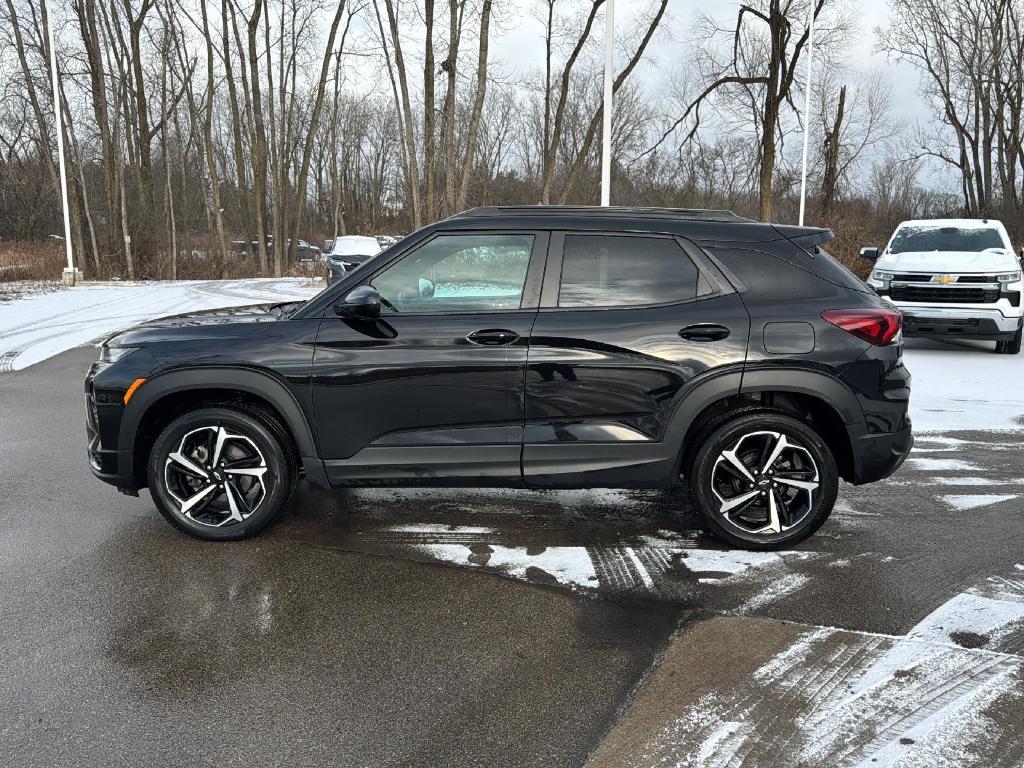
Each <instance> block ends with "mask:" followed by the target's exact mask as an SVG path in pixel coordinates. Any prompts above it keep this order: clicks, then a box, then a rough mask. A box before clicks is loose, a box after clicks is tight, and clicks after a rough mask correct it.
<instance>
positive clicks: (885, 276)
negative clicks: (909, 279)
mask: <svg viewBox="0 0 1024 768" xmlns="http://www.w3.org/2000/svg"><path fill="white" fill-rule="evenodd" d="M871 276H872V277H873V278H874V279H875V280H892V279H893V278H894V277H896V275H894V274H893V273H892V272H881V271H879V270H877V269H876V270H874V271H873V272H872V273H871Z"/></svg>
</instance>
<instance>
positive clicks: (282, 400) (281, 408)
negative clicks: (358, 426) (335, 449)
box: [118, 366, 323, 485]
mask: <svg viewBox="0 0 1024 768" xmlns="http://www.w3.org/2000/svg"><path fill="white" fill-rule="evenodd" d="M197 390H234V391H240V392H245V393H248V394H251V395H254V396H256V397H259V398H260V399H262V400H265V401H266V402H267V403H269V404H270V405H271V406H273V407H274V409H275V410H276V411H277V412H278V413H279V414H280V416H281V418H282V420H283V421H284V424H283V426H284V427H285V428H286V429H287V430H288V431H289V432H290V433H291V436H292V438H293V439H294V441H295V446H296V448H297V449H298V451H299V457H300V459H301V460H302V463H303V467H304V468H305V470H306V474H307V478H308V479H309V480H310V482H311V483H312V484H313V485H320V483H319V482H318V481H319V479H320V478H321V477H322V476H323V463H322V462H321V461H320V459H319V455H318V454H319V452H318V450H317V442H316V435H315V432H314V430H313V428H312V426H311V425H310V422H309V419H307V417H306V414H305V413H304V412H303V410H302V407H301V406H300V405H299V403H298V401H297V400H296V398H295V395H294V394H293V393H292V392H291V391H290V390H289V389H288V387H287V386H286V385H285V384H284V383H283V382H281V381H280V380H279V379H278V378H277V377H275V376H274V375H273V374H271V373H269V372H266V371H262V370H258V369H252V368H229V367H217V366H207V367H199V368H188V369H178V370H171V371H167V372H165V373H161V374H158V375H156V376H154V377H153V378H151V379H150V380H148V381H147V382H146V384H145V385H144V386H142V387H140V388H139V389H138V391H137V392H136V394H135V395H134V396H133V397H132V400H131V403H130V404H129V405H128V406H127V407H126V408H125V412H124V415H123V416H122V418H121V426H120V432H119V439H118V453H119V457H118V470H119V472H118V474H119V475H121V477H123V478H130V477H133V476H134V471H135V460H136V457H135V455H134V453H135V451H134V446H135V440H136V438H137V436H138V432H139V428H140V426H141V425H142V424H143V422H144V420H145V418H146V414H147V413H148V412H149V411H150V410H151V409H152V408H153V407H154V406H156V405H157V404H158V403H160V402H161V401H162V400H164V399H165V398H167V397H171V396H173V395H175V394H177V393H180V392H186V391H197Z"/></svg>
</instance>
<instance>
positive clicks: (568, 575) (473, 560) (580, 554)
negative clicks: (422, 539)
mask: <svg viewBox="0 0 1024 768" xmlns="http://www.w3.org/2000/svg"><path fill="white" fill-rule="evenodd" d="M418 549H419V550H420V551H422V552H425V553H426V554H428V555H430V556H431V557H434V558H436V559H438V560H444V561H446V562H449V563H453V564H455V565H467V566H486V567H487V568H493V569H495V570H499V571H501V572H503V573H506V574H508V575H509V576H514V577H515V578H517V579H522V580H524V581H537V579H536V578H535V577H532V576H531V575H530V574H529V573H528V572H529V571H530V570H531V569H533V568H536V569H538V570H540V571H543V572H545V573H547V574H549V575H550V576H551V577H553V578H554V579H555V581H557V582H558V583H559V584H564V585H566V586H578V587H596V586H597V585H598V579H597V572H596V571H595V570H594V562H593V560H591V558H590V555H589V554H588V553H587V549H586V547H546V548H545V549H544V550H543V551H541V552H539V553H536V554H530V552H529V549H528V548H527V547H504V546H499V545H497V544H490V545H487V546H486V550H485V551H483V552H479V551H477V552H474V550H473V549H470V548H469V547H467V546H465V545H462V544H421V545H419V547H418Z"/></svg>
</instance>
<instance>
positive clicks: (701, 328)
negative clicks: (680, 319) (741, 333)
mask: <svg viewBox="0 0 1024 768" xmlns="http://www.w3.org/2000/svg"><path fill="white" fill-rule="evenodd" d="M729 333H730V331H729V329H728V328H726V327H725V326H724V325H716V324H714V323H698V324H697V325H688V326H686V327H685V328H683V329H682V330H681V331H679V335H680V336H682V337H683V338H684V339H686V340H687V341H721V340H722V339H724V338H727V337H728V336H729Z"/></svg>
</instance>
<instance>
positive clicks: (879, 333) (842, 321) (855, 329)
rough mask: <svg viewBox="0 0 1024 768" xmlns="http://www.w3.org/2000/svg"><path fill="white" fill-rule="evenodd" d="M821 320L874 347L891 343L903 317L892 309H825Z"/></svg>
mask: <svg viewBox="0 0 1024 768" xmlns="http://www.w3.org/2000/svg"><path fill="white" fill-rule="evenodd" d="M821 318H822V320H825V321H826V322H829V323H832V325H834V326H836V327H837V328H842V329H843V330H844V331H846V332H847V333H852V334H853V335H854V336H856V337H857V338H858V339H864V341H868V342H870V343H872V344H874V345H875V346H876V347H884V346H885V345H886V344H889V343H890V342H892V341H893V339H895V338H896V337H897V336H898V335H899V333H900V330H901V329H902V328H903V315H902V314H900V313H899V312H897V311H896V310H893V309H826V310H825V311H824V312H822V313H821Z"/></svg>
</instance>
